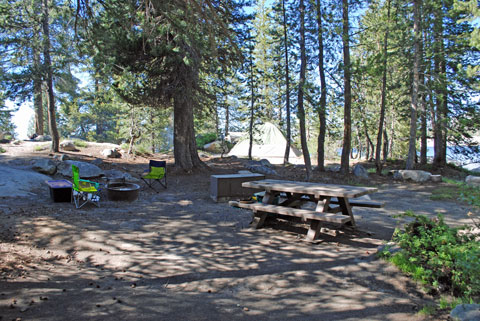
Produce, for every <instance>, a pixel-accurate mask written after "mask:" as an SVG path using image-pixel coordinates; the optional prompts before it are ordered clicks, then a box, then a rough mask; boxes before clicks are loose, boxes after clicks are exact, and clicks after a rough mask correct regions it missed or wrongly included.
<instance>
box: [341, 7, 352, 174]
mask: <svg viewBox="0 0 480 321" xmlns="http://www.w3.org/2000/svg"><path fill="white" fill-rule="evenodd" d="M342 15H343V30H342V42H343V83H344V94H343V96H344V105H343V147H342V156H341V163H340V172H341V173H342V174H345V175H347V174H349V170H350V165H349V161H350V159H349V156H350V148H351V137H352V119H351V118H352V116H351V112H352V110H351V109H352V107H351V106H352V85H351V70H350V68H351V66H350V36H349V29H350V26H349V19H348V0H343V5H342Z"/></svg>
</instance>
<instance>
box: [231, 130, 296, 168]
mask: <svg viewBox="0 0 480 321" xmlns="http://www.w3.org/2000/svg"><path fill="white" fill-rule="evenodd" d="M249 144H250V140H249V135H248V134H246V135H244V136H243V138H242V140H241V141H240V142H238V143H237V144H236V145H235V146H233V148H232V150H231V151H230V152H229V153H228V155H229V156H237V157H248V149H249ZM286 147H287V140H286V139H285V136H283V134H282V132H281V131H280V130H279V129H278V128H277V127H276V126H275V125H274V124H272V123H268V122H266V123H265V124H262V125H257V126H255V130H254V131H253V145H252V157H253V158H259V159H267V160H268V161H269V162H270V163H272V164H283V157H284V156H285V149H286ZM301 156H302V153H301V152H300V151H299V150H298V149H296V148H295V147H294V146H293V145H290V157H289V162H290V163H293V164H302V163H303V159H302V158H301Z"/></svg>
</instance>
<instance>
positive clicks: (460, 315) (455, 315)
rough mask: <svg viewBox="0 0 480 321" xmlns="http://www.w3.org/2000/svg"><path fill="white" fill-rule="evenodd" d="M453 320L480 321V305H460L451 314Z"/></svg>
mask: <svg viewBox="0 0 480 321" xmlns="http://www.w3.org/2000/svg"><path fill="white" fill-rule="evenodd" d="M450 316H451V317H452V319H453V320H458V321H478V320H480V304H459V305H457V306H456V307H455V309H453V310H452V312H450Z"/></svg>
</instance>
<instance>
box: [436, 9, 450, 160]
mask: <svg viewBox="0 0 480 321" xmlns="http://www.w3.org/2000/svg"><path fill="white" fill-rule="evenodd" d="M443 41H444V37H443V12H442V8H439V9H437V10H436V11H435V21H434V65H435V77H436V83H437V86H436V90H435V101H436V113H435V116H436V122H435V125H436V126H435V127H434V156H433V165H434V166H435V167H443V166H445V165H446V163H447V150H446V143H447V139H446V131H447V129H446V127H447V126H446V122H447V120H448V119H447V117H448V94H447V81H446V77H447V76H446V61H445V46H444V43H443Z"/></svg>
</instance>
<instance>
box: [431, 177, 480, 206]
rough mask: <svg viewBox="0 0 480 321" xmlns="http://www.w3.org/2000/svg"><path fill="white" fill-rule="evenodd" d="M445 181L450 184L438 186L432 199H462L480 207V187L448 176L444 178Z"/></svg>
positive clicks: (461, 200)
mask: <svg viewBox="0 0 480 321" xmlns="http://www.w3.org/2000/svg"><path fill="white" fill-rule="evenodd" d="M443 181H444V183H448V184H449V185H447V186H442V187H439V188H436V189H435V190H434V191H433V192H432V196H430V199H432V200H442V199H447V200H454V201H460V202H464V203H467V204H469V205H473V206H475V207H477V208H480V189H479V188H478V187H474V186H470V185H467V184H465V183H464V182H459V181H455V180H452V179H448V178H444V179H443Z"/></svg>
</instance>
